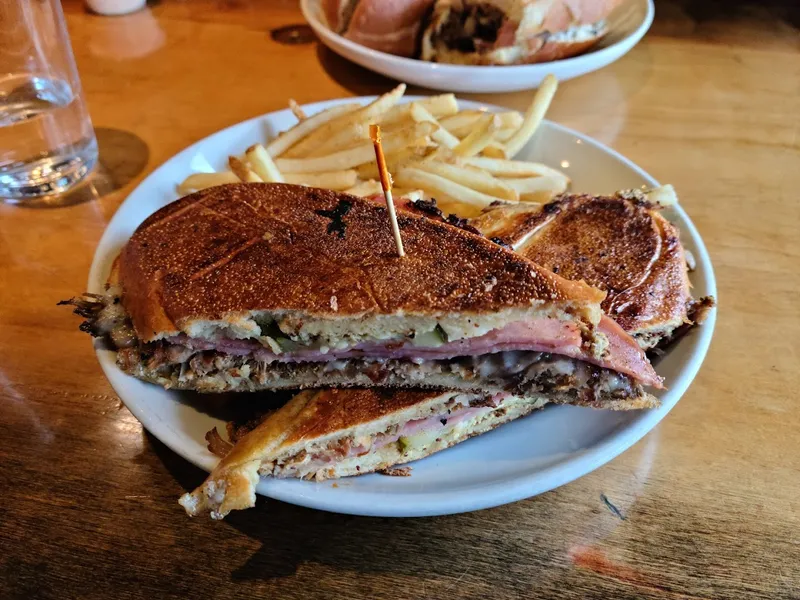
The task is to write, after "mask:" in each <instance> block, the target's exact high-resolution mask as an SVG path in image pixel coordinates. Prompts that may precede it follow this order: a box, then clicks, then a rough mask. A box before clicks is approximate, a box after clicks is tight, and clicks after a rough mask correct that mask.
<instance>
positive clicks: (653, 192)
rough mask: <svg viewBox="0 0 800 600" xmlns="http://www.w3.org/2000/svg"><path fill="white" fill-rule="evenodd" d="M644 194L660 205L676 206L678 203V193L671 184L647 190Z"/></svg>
mask: <svg viewBox="0 0 800 600" xmlns="http://www.w3.org/2000/svg"><path fill="white" fill-rule="evenodd" d="M644 194H645V196H647V199H648V200H649V201H650V202H654V203H655V204H658V205H659V206H674V205H675V204H678V194H676V193H675V188H674V187H672V186H671V185H670V184H667V185H662V186H659V187H657V188H652V189H649V190H645V192H644Z"/></svg>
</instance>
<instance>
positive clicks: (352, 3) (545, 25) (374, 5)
mask: <svg viewBox="0 0 800 600" xmlns="http://www.w3.org/2000/svg"><path fill="white" fill-rule="evenodd" d="M621 2H622V0H322V11H323V13H324V14H325V18H326V20H327V21H328V26H329V27H330V29H331V30H332V31H334V32H336V33H338V34H339V35H342V36H343V37H345V38H347V39H348V40H351V41H353V42H356V43H358V44H361V45H362V46H366V47H367V48H372V49H373V50H378V51H381V52H387V53H389V54H395V55H398V56H404V57H407V58H410V57H418V58H421V59H422V60H425V61H432V62H440V63H453V64H462V65H518V64H529V63H539V62H546V61H551V60H559V59H562V58H568V57H570V56H575V55H577V54H580V53H581V52H585V51H586V50H588V49H589V48H591V47H592V46H593V45H594V44H596V43H597V42H598V41H599V40H600V39H601V38H602V37H603V36H604V35H605V34H606V33H607V31H608V26H607V23H606V19H607V18H608V16H609V15H610V14H611V12H612V11H613V10H614V9H615V8H616V7H617V6H618V5H619V4H620V3H621Z"/></svg>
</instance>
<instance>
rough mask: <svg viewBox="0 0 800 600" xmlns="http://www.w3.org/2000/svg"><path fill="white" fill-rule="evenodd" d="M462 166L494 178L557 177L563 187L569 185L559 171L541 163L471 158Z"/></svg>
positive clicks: (567, 179)
mask: <svg viewBox="0 0 800 600" xmlns="http://www.w3.org/2000/svg"><path fill="white" fill-rule="evenodd" d="M463 162H464V164H466V165H470V166H473V167H478V168H479V169H483V170H484V171H488V172H489V173H491V174H492V175H494V176H495V177H516V178H519V177H542V176H545V175H546V176H549V177H559V178H561V179H563V180H564V182H565V185H569V183H570V181H569V177H567V176H566V175H565V174H564V173H562V172H561V171H558V170H557V169H554V168H552V167H548V166H547V165H543V164H541V163H535V162H528V161H523V160H501V159H498V158H485V157H483V156H473V157H471V158H467V159H465V160H464V161H463Z"/></svg>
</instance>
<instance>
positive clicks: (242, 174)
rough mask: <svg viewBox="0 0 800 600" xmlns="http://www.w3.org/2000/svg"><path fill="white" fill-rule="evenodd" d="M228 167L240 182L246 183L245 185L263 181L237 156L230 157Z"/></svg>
mask: <svg viewBox="0 0 800 600" xmlns="http://www.w3.org/2000/svg"><path fill="white" fill-rule="evenodd" d="M228 166H229V167H230V168H231V171H233V172H234V174H235V175H236V177H238V178H239V180H240V181H244V182H245V183H257V182H259V181H262V179H261V177H259V176H258V175H256V174H255V173H254V172H253V170H252V169H251V168H250V167H249V166H247V165H246V164H245V163H244V162H243V161H241V160H239V159H238V158H236V157H235V156H229V157H228Z"/></svg>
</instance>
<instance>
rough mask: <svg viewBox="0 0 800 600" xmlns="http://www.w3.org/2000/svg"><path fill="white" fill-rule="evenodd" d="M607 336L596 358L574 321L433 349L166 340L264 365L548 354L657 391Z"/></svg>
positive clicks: (620, 335) (536, 322)
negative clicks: (275, 348) (277, 348)
mask: <svg viewBox="0 0 800 600" xmlns="http://www.w3.org/2000/svg"><path fill="white" fill-rule="evenodd" d="M598 329H599V330H600V332H602V333H604V334H605V335H606V337H608V341H609V345H608V351H607V352H606V353H605V354H604V355H603V356H602V357H600V358H597V357H595V356H594V355H593V354H592V353H591V352H590V351H589V350H587V349H586V347H585V346H584V344H582V340H581V335H580V331H579V330H578V328H577V326H576V325H575V323H573V322H571V321H561V320H558V319H548V318H542V319H533V320H530V321H524V322H522V321H520V322H515V323H510V324H508V325H507V326H505V327H503V328H501V329H495V330H493V331H490V332H489V333H487V334H485V335H482V336H479V337H473V338H466V339H461V340H455V341H452V342H447V343H444V344H441V345H439V346H435V347H421V346H415V345H413V344H410V343H405V342H398V341H396V340H389V341H383V342H368V343H362V344H358V345H356V346H353V347H352V348H345V349H342V350H329V351H327V352H323V351H321V350H319V349H300V350H295V351H290V352H283V353H281V354H276V353H274V352H272V351H271V350H270V349H269V348H266V347H264V346H262V345H261V344H260V343H259V342H258V341H256V340H218V341H209V340H199V339H195V338H189V337H188V336H185V335H179V336H175V337H173V338H170V340H169V341H170V342H172V343H175V344H181V345H184V346H188V347H190V348H192V349H195V350H217V351H218V352H224V353H226V354H232V355H239V356H244V355H253V357H254V358H256V359H257V360H261V361H264V362H274V361H280V362H305V361H311V362H323V361H332V360H338V359H347V358H375V359H417V360H446V359H450V358H455V357H457V356H478V355H482V354H492V353H495V352H506V351H514V350H523V351H532V352H549V353H551V354H559V355H563V356H569V357H570V358H574V359H578V360H583V361H586V362H589V363H592V364H595V365H598V366H600V367H604V368H607V369H611V370H613V371H617V372H619V373H624V374H626V375H629V376H631V377H632V378H634V379H636V380H638V381H640V382H641V383H643V384H645V385H650V386H654V387H656V388H662V387H663V386H662V380H661V378H660V377H659V376H658V375H657V374H656V372H655V371H654V370H653V367H652V366H651V365H650V363H649V362H648V360H647V357H646V356H645V354H644V352H643V351H642V349H641V348H639V346H638V345H637V344H636V342H635V341H634V340H633V338H631V337H630V336H629V335H628V334H626V333H625V332H624V331H623V330H622V329H621V328H620V327H619V325H617V324H616V323H615V322H614V321H612V320H611V319H610V318H608V317H605V316H604V317H603V318H602V320H601V321H600V325H599V327H598Z"/></svg>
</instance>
